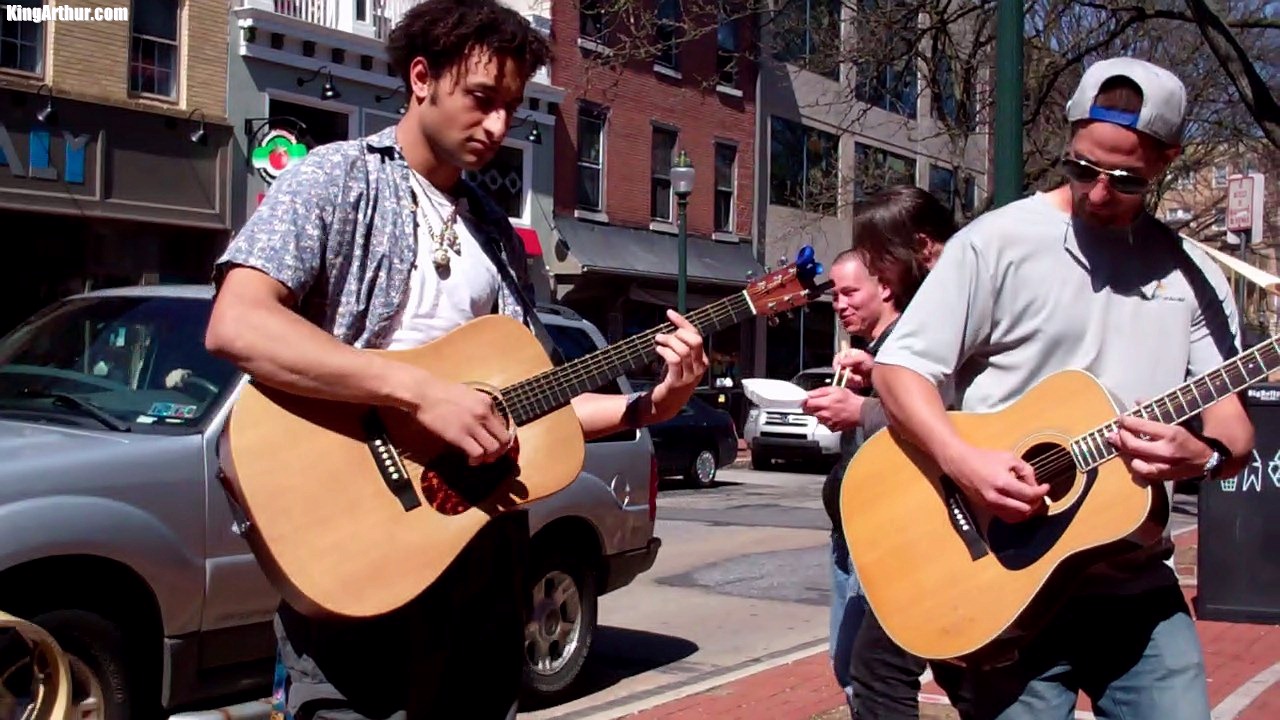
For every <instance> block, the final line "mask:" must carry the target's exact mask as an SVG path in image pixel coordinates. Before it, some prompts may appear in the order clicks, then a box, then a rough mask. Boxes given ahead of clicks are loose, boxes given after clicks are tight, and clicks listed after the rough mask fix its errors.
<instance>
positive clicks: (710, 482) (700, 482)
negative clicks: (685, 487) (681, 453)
mask: <svg viewBox="0 0 1280 720" xmlns="http://www.w3.org/2000/svg"><path fill="white" fill-rule="evenodd" d="M718 469H719V462H718V461H717V460H716V453H715V451H714V450H708V449H706V448H703V449H702V450H699V451H698V454H697V455H694V456H693V459H692V460H690V461H689V467H687V468H686V469H685V471H684V479H685V482H687V483H689V484H690V485H694V486H696V487H699V488H703V489H705V488H710V487H714V486H715V484H716V472H717V470H718Z"/></svg>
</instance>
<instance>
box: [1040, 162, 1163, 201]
mask: <svg viewBox="0 0 1280 720" xmlns="http://www.w3.org/2000/svg"><path fill="white" fill-rule="evenodd" d="M1058 164H1059V166H1060V167H1061V168H1062V173H1063V174H1064V175H1066V176H1067V177H1068V178H1070V179H1071V180H1072V181H1074V182H1078V183H1091V182H1094V181H1096V180H1097V179H1098V176H1099V175H1106V176H1107V185H1108V186H1110V188H1111V189H1112V190H1115V191H1116V192H1118V193H1122V194H1124V195H1141V194H1142V193H1145V192H1146V191H1147V190H1148V189H1149V188H1150V187H1151V181H1150V180H1148V179H1146V178H1144V177H1142V176H1141V175H1134V174H1133V173H1131V172H1129V171H1127V170H1108V169H1106V168H1100V167H1098V166H1097V165H1094V164H1093V163H1087V162H1085V161H1084V160H1079V159H1077V158H1072V157H1064V158H1062V160H1060V161H1059V163H1058Z"/></svg>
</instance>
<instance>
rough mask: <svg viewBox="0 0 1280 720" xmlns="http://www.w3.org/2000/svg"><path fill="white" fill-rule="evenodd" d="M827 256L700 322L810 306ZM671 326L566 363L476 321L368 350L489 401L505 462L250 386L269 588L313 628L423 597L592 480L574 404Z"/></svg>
mask: <svg viewBox="0 0 1280 720" xmlns="http://www.w3.org/2000/svg"><path fill="white" fill-rule="evenodd" d="M822 270H823V268H822V265H820V264H818V263H816V262H815V261H814V257H813V249H812V248H810V247H807V246H806V247H804V248H803V249H801V251H800V253H799V254H798V256H797V259H796V261H795V262H794V263H792V264H791V265H788V266H785V267H781V268H778V269H776V270H774V271H773V272H770V273H768V274H767V275H765V276H764V277H761V278H759V279H757V280H755V281H754V282H751V283H749V284H748V285H747V287H746V289H745V290H743V291H741V292H739V293H736V294H734V295H731V296H729V297H727V298H724V299H722V300H720V301H717V302H714V303H712V304H710V305H707V306H704V307H702V308H699V309H697V310H695V311H693V312H690V313H688V314H686V318H687V319H688V320H689V322H690V323H692V324H693V325H694V326H695V327H697V328H698V329H699V330H700V331H701V332H702V333H703V334H704V335H709V334H710V333H713V332H715V331H717V330H721V329H723V328H726V327H730V326H732V325H735V324H737V323H739V322H741V321H743V320H746V319H747V318H750V317H753V316H761V317H771V316H773V315H775V314H777V313H781V312H784V311H787V310H791V309H793V308H797V307H800V306H802V305H804V304H806V303H808V302H809V301H810V300H811V299H813V298H815V297H818V296H819V295H821V293H822V292H824V291H825V290H826V288H827V287H828V286H829V285H830V282H829V281H827V282H824V283H822V284H817V283H815V281H814V278H815V276H816V275H818V274H820V273H822ZM674 330H675V327H674V326H672V325H671V324H670V323H667V324H664V325H662V326H660V327H657V328H654V329H653V330H650V331H648V332H645V333H641V334H639V335H636V336H634V337H631V338H629V339H627V340H623V341H621V342H619V343H616V344H613V345H610V346H608V347H606V348H603V349H601V350H598V351H596V352H593V353H591V354H588V355H585V356H583V357H581V358H579V359H577V360H575V361H572V362H568V363H565V364H562V365H560V366H555V365H554V364H553V363H552V361H551V359H550V357H549V356H548V355H547V352H546V350H545V349H544V348H543V345H542V343H541V342H539V341H538V339H537V338H536V337H535V336H534V334H533V333H531V332H530V331H529V330H528V328H526V327H525V326H524V325H523V324H521V323H520V322H518V321H517V320H514V319H512V318H510V317H507V316H505V315H489V316H485V317H481V318H477V319H475V320H472V321H470V322H468V323H466V324H464V325H462V326H461V327H458V328H457V329H455V330H453V331H452V332H449V333H448V334H446V335H443V336H441V337H439V338H437V339H436V340H434V341H432V342H430V343H427V344H426V345H423V346H422V347H419V348H414V349H411V350H365V351H364V352H369V353H383V354H384V355H386V356H389V357H393V358H395V359H396V360H398V361H399V362H404V363H409V364H411V365H416V366H418V367H422V368H425V369H428V370H430V371H431V373H432V374H434V375H436V376H437V377H440V378H443V379H445V380H452V381H456V382H461V383H465V384H467V385H470V386H471V387H473V388H475V389H478V390H480V391H482V392H484V393H487V394H489V395H490V396H491V397H492V398H493V400H494V403H495V406H496V407H497V409H498V411H499V413H500V414H501V415H502V416H503V417H504V418H505V419H506V420H507V422H508V427H509V428H512V429H514V430H515V431H516V439H517V440H516V443H515V445H514V447H513V448H512V450H511V451H509V452H508V453H507V454H506V455H505V456H504V457H503V458H502V459H500V460H499V461H496V462H493V463H490V464H488V465H483V466H478V467H471V466H469V465H468V463H467V460H466V456H465V455H464V454H463V453H462V452H461V451H459V450H457V449H456V448H454V447H453V446H451V445H448V444H447V443H445V442H444V441H443V440H441V439H439V438H438V437H435V436H433V435H431V434H430V433H428V432H427V431H426V430H425V429H423V428H422V427H421V426H420V425H418V424H417V423H416V422H414V421H413V418H412V416H411V415H409V414H407V413H403V412H400V411H397V410H394V409H390V408H376V409H375V408H371V407H367V406H360V405H354V404H349V403H342V402H334V401H329V400H320V399H316V398H313V397H307V396H300V395H295V394H291V393H288V392H284V391H282V390H279V389H276V388H274V387H269V386H266V385H263V384H262V383H258V382H250V383H249V384H247V385H246V387H245V388H244V389H243V391H242V393H241V395H240V397H239V398H238V399H237V400H236V402H235V405H234V407H233V408H232V411H231V416H230V419H229V421H228V431H227V432H226V433H224V435H223V440H222V450H221V452H220V455H221V457H222V460H223V468H222V477H223V485H224V488H225V489H226V491H227V493H228V495H229V498H230V500H231V501H232V503H233V505H234V506H235V507H236V508H237V510H238V512H239V514H240V515H241V517H242V521H241V522H239V523H238V528H239V532H240V534H241V535H242V536H243V537H245V539H246V540H247V541H248V543H249V545H250V547H251V549H252V551H253V553H254V555H255V556H256V558H257V559H258V562H259V564H260V565H261V566H262V568H263V570H264V571H265V573H266V575H267V577H268V578H269V580H270V581H271V582H272V583H273V584H274V586H275V587H276V589H277V590H278V591H279V592H280V593H281V595H282V596H283V597H284V598H285V599H286V600H287V601H288V602H289V603H290V604H291V605H292V606H293V607H295V608H297V609H298V610H299V611H301V612H303V613H306V614H308V615H311V616H314V617H344V618H364V617H371V616H376V615H381V614H383V613H387V612H389V611H392V610H395V609H396V608H398V607H400V606H402V605H404V604H405V603H407V602H408V601H409V600H411V599H413V598H414V597H416V596H417V595H419V594H420V593H421V592H422V591H423V590H425V589H426V588H427V587H428V586H429V585H430V584H431V583H433V582H434V581H435V580H436V578H437V577H439V575H440V574H441V573H442V572H443V571H444V570H445V569H446V568H447V567H448V566H449V565H450V563H451V562H452V561H453V559H454V558H455V557H456V556H457V555H458V553H459V552H460V551H461V550H462V549H463V548H464V547H465V546H466V545H467V543H468V542H469V541H470V540H471V538H472V537H473V536H474V535H475V534H476V532H477V531H479V530H480V528H481V527H483V526H484V525H485V523H487V522H488V521H489V519H490V518H492V517H494V516H495V515H497V514H498V513H501V512H504V511H508V510H510V509H513V508H516V507H518V506H520V505H523V504H526V503H529V502H532V501H534V500H538V499H540V498H544V497H547V496H548V495H551V494H552V493H555V492H557V491H559V490H561V489H563V488H565V487H567V486H568V485H569V484H570V483H572V482H573V480H574V478H575V477H577V475H578V473H579V472H580V471H581V469H582V462H583V459H584V453H585V446H584V439H583V434H582V427H581V425H580V424H579V422H578V417H577V415H576V414H575V413H574V411H573V408H572V407H571V406H570V400H571V399H572V398H573V397H575V396H576V395H578V394H580V393H583V392H587V391H591V390H595V389H597V388H599V387H601V386H603V385H605V384H607V383H609V382H612V381H613V380H615V379H616V378H618V377H620V376H622V375H624V374H626V373H627V372H630V371H633V370H636V369H638V368H641V367H644V366H645V365H647V364H649V363H650V362H652V361H654V360H657V359H660V356H659V355H658V354H657V352H656V351H655V350H654V336H655V335H656V334H657V333H660V332H671V331H674Z"/></svg>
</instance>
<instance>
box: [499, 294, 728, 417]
mask: <svg viewBox="0 0 1280 720" xmlns="http://www.w3.org/2000/svg"><path fill="white" fill-rule="evenodd" d="M751 310H752V305H751V301H750V299H749V296H748V295H747V293H746V291H743V292H742V293H741V294H739V295H734V296H731V297H729V298H726V299H724V300H721V301H718V302H716V303H712V304H711V305H708V306H705V307H702V308H699V309H698V310H695V311H693V312H691V313H688V314H686V316H685V317H686V318H687V319H688V320H689V322H690V323H692V324H693V325H694V326H698V327H701V326H703V325H704V323H705V324H707V325H710V326H712V327H713V328H714V329H715V330H718V329H721V328H720V323H721V322H722V321H724V320H732V321H733V322H737V319H738V315H739V314H740V313H742V312H744V311H745V312H747V313H748V314H751V312H750V311H751ZM675 329H676V328H675V326H674V325H673V324H671V323H664V324H663V325H660V326H658V327H656V328H653V329H651V330H649V331H647V332H645V333H642V334H640V335H637V336H634V337H632V338H629V339H627V340H624V341H622V342H620V343H618V344H616V345H614V346H612V347H607V348H601V349H600V350H596V351H594V352H592V353H590V354H588V355H585V356H583V357H581V358H578V359H577V360H575V361H573V362H572V363H569V364H567V365H562V366H560V367H557V368H552V369H550V370H546V371H543V372H541V373H539V374H537V375H534V376H533V377H530V378H528V379H526V380H522V381H520V382H517V383H515V384H513V385H511V386H509V387H508V388H505V389H503V391H502V396H503V399H504V401H505V402H506V403H507V405H508V409H509V410H511V411H512V413H513V414H520V415H532V414H535V412H536V411H537V410H538V409H548V408H546V407H545V405H546V403H544V402H543V398H544V396H545V395H546V394H548V393H549V392H551V391H554V392H555V393H556V394H557V395H559V394H561V393H566V394H573V393H572V390H573V388H574V387H575V386H577V385H578V384H580V383H581V382H582V381H584V380H592V379H593V378H595V377H596V376H598V375H599V374H600V373H601V372H603V371H605V370H609V369H610V367H611V366H613V367H615V368H616V367H617V366H626V365H630V364H631V363H633V362H634V361H636V360H644V359H645V358H646V357H647V356H650V355H656V354H657V353H656V350H655V349H653V348H652V346H651V345H650V346H649V347H646V345H649V344H651V343H652V342H653V339H654V337H655V336H656V335H657V334H659V333H667V332H673V331H675Z"/></svg>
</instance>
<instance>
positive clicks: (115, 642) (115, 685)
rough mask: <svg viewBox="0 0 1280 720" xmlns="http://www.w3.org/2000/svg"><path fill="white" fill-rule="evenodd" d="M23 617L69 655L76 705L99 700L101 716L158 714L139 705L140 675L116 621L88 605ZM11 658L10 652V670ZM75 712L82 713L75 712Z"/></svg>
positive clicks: (133, 719) (121, 718)
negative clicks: (87, 607)
mask: <svg viewBox="0 0 1280 720" xmlns="http://www.w3.org/2000/svg"><path fill="white" fill-rule="evenodd" d="M24 619H25V620H27V621H29V622H32V623H35V624H36V625H38V626H40V627H41V628H44V629H45V630H46V631H47V632H48V633H49V634H50V635H52V636H53V638H54V640H56V641H57V643H58V645H59V647H61V649H62V651H63V653H65V654H66V656H67V661H68V663H69V664H70V665H71V692H72V698H71V700H72V703H73V707H74V706H78V705H82V704H93V705H96V706H97V708H98V712H97V714H96V717H100V718H103V720H141V719H142V718H148V719H149V720H150V719H151V718H154V717H158V716H157V715H156V714H155V713H146V712H142V708H140V707H139V705H140V703H139V698H140V697H141V694H140V692H141V688H140V681H141V678H140V677H139V674H138V673H137V671H136V669H135V666H134V665H133V664H132V663H131V662H130V661H129V650H128V645H127V644H126V642H125V634H124V631H123V630H122V629H121V628H120V626H118V625H117V624H116V623H114V622H112V621H110V620H108V619H107V618H104V617H102V616H101V615H98V614H95V613H92V612H89V611H86V610H52V611H49V612H44V613H39V614H36V615H34V616H32V617H26V618H24ZM9 659H10V658H9V656H8V654H7V653H6V655H5V657H4V660H5V664H6V669H7V663H8V660H9ZM157 710H158V708H157ZM72 714H74V715H75V716H76V717H80V716H81V713H80V712H76V711H73V713H72Z"/></svg>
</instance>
